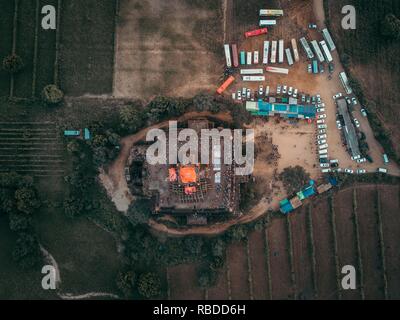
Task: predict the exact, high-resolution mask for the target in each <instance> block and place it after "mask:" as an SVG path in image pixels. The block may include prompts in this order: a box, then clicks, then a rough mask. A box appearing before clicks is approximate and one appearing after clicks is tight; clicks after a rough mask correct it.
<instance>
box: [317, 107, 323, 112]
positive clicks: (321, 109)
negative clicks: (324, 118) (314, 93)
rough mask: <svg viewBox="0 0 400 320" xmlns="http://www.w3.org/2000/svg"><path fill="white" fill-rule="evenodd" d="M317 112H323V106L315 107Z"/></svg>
mask: <svg viewBox="0 0 400 320" xmlns="http://www.w3.org/2000/svg"><path fill="white" fill-rule="evenodd" d="M317 112H325V108H317Z"/></svg>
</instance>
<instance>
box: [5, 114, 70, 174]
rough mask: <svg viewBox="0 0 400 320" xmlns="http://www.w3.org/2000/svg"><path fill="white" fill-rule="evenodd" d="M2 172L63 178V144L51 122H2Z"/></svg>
mask: <svg viewBox="0 0 400 320" xmlns="http://www.w3.org/2000/svg"><path fill="white" fill-rule="evenodd" d="M0 171H16V172H18V173H21V174H29V175H33V176H36V177H47V176H62V175H63V173H64V160H63V145H62V143H61V140H60V138H59V135H58V134H57V131H56V129H55V126H54V125H53V124H52V123H50V122H43V123H40V122H0Z"/></svg>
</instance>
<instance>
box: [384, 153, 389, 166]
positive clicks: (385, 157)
mask: <svg viewBox="0 0 400 320" xmlns="http://www.w3.org/2000/svg"><path fill="white" fill-rule="evenodd" d="M383 162H384V163H385V164H388V163H389V157H388V156H387V154H386V153H385V154H384V155H383Z"/></svg>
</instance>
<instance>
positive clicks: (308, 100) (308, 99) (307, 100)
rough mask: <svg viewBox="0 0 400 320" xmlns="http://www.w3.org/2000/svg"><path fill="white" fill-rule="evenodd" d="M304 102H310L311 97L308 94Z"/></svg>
mask: <svg viewBox="0 0 400 320" xmlns="http://www.w3.org/2000/svg"><path fill="white" fill-rule="evenodd" d="M306 103H307V104H309V103H311V97H310V96H307V99H306Z"/></svg>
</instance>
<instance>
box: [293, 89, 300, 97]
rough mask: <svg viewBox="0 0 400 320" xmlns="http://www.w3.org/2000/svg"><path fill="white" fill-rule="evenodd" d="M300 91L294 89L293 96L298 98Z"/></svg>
mask: <svg viewBox="0 0 400 320" xmlns="http://www.w3.org/2000/svg"><path fill="white" fill-rule="evenodd" d="M298 92H299V90H297V89H294V91H293V98H297V93H298Z"/></svg>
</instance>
